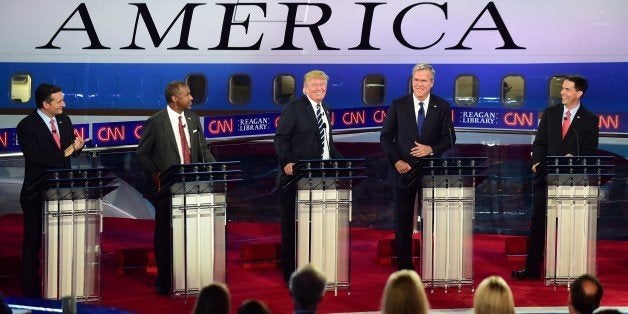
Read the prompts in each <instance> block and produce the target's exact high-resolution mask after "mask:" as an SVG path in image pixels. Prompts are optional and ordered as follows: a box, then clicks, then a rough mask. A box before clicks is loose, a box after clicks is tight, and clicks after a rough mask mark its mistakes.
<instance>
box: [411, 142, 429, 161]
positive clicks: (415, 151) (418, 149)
mask: <svg viewBox="0 0 628 314" xmlns="http://www.w3.org/2000/svg"><path fill="white" fill-rule="evenodd" d="M433 152H434V151H433V150H432V147H431V146H427V145H423V144H420V143H418V142H414V147H412V149H410V155H412V156H414V157H417V158H421V157H425V156H429V155H430V154H432V153H433Z"/></svg>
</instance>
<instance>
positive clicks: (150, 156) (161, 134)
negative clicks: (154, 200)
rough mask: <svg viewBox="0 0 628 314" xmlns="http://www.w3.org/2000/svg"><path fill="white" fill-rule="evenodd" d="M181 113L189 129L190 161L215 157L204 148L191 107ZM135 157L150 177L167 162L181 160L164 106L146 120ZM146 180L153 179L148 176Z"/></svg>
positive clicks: (168, 163) (201, 132)
mask: <svg viewBox="0 0 628 314" xmlns="http://www.w3.org/2000/svg"><path fill="white" fill-rule="evenodd" d="M184 115H185V119H186V120H187V121H186V125H187V127H188V132H189V133H190V143H189V144H190V152H191V157H192V162H193V163H195V162H202V161H205V162H212V161H216V160H215V159H214V156H212V154H211V153H210V152H209V148H207V143H206V142H205V136H204V135H203V128H202V126H201V121H200V119H199V118H198V116H197V115H196V114H195V113H194V112H192V111H190V110H187V111H185V112H184ZM176 136H179V134H177V135H176ZM137 160H138V162H139V164H140V167H141V168H142V170H144V173H146V175H147V176H148V177H149V178H150V177H151V176H152V175H153V174H154V173H157V172H159V173H163V172H164V171H166V169H168V168H169V167H170V166H172V165H175V164H181V163H182V161H181V157H179V150H178V147H177V141H176V139H175V134H174V131H173V130H172V124H171V123H170V118H169V117H168V111H167V109H164V110H161V111H159V112H157V113H155V114H154V115H153V116H151V117H150V118H148V120H146V123H145V124H144V128H143V131H142V138H141V139H140V144H139V146H138V147H137ZM147 181H148V182H151V183H152V181H151V180H147Z"/></svg>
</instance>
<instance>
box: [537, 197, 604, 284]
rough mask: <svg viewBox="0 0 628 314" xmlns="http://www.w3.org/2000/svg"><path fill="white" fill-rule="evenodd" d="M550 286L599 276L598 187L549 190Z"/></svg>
mask: <svg viewBox="0 0 628 314" xmlns="http://www.w3.org/2000/svg"><path fill="white" fill-rule="evenodd" d="M547 192H548V193H547V236H546V254H545V265H546V270H545V273H546V275H545V276H546V284H548V285H549V284H565V285H566V284H569V283H570V282H571V281H573V280H574V279H575V278H577V277H578V276H580V275H582V274H584V273H589V274H595V273H596V249H597V216H598V195H599V193H598V192H599V187H597V186H564V185H558V186H551V185H550V186H548V188H547Z"/></svg>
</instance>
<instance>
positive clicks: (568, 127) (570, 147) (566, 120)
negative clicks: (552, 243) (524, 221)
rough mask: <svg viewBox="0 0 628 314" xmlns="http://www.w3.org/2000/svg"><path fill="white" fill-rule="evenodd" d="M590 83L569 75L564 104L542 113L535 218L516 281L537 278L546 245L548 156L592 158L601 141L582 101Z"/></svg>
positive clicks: (535, 159) (535, 149)
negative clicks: (546, 169) (546, 175)
mask: <svg viewBox="0 0 628 314" xmlns="http://www.w3.org/2000/svg"><path fill="white" fill-rule="evenodd" d="M587 86H588V83H587V80H586V79H585V78H584V77H582V76H568V77H566V78H565V80H564V81H563V85H562V88H561V90H560V96H561V98H562V105H558V106H552V107H549V108H547V109H545V111H544V112H543V116H541V122H539V128H538V130H537V131H536V136H535V138H534V142H533V143H532V172H534V173H535V176H534V181H533V183H532V184H533V204H532V218H531V221H530V237H529V239H528V252H527V253H528V256H527V258H526V264H525V267H524V268H523V269H521V270H516V271H513V272H512V274H511V276H512V277H513V278H516V279H538V278H540V277H541V263H542V261H543V250H544V244H545V238H544V237H545V228H546V217H547V215H546V213H547V183H546V182H545V179H544V178H543V173H544V172H545V169H544V166H543V164H542V162H543V160H544V159H545V157H547V156H581V155H582V156H592V155H596V154H597V144H598V138H599V132H600V129H599V126H598V117H597V116H596V115H595V114H594V113H592V112H591V111H589V110H587V109H585V108H584V106H583V105H582V104H581V103H580V99H581V98H582V96H583V95H584V93H585V92H586V91H587Z"/></svg>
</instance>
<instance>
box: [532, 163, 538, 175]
mask: <svg viewBox="0 0 628 314" xmlns="http://www.w3.org/2000/svg"><path fill="white" fill-rule="evenodd" d="M539 164H540V162H537V163H535V164H534V165H532V172H534V173H536V167H538V166H539Z"/></svg>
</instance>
